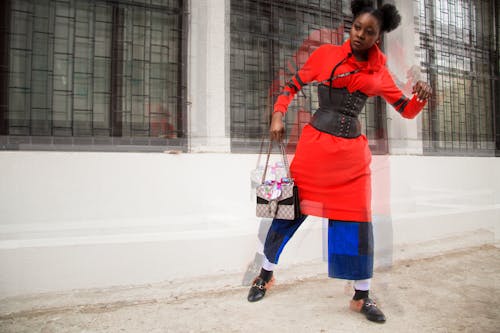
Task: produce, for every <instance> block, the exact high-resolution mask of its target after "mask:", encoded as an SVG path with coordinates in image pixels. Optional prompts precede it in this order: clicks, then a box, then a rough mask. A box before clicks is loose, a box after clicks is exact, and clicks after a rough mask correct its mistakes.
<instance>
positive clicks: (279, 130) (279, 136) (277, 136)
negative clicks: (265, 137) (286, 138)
mask: <svg viewBox="0 0 500 333" xmlns="http://www.w3.org/2000/svg"><path fill="white" fill-rule="evenodd" d="M283 133H285V125H284V124H283V113H281V112H274V113H273V116H272V118H271V126H270V127H269V135H270V138H271V140H272V141H278V142H281V140H283Z"/></svg>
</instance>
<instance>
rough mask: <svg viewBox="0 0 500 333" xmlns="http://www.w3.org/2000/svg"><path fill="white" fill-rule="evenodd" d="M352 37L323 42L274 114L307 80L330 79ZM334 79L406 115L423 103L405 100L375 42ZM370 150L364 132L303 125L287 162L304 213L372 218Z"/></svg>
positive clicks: (345, 218)
mask: <svg viewBox="0 0 500 333" xmlns="http://www.w3.org/2000/svg"><path fill="white" fill-rule="evenodd" d="M351 53H352V51H351V45H350V41H349V40H348V41H346V42H345V43H344V44H343V45H342V46H335V45H330V44H326V45H322V46H320V47H319V48H318V49H317V50H315V51H314V52H313V53H312V54H311V56H310V57H309V59H308V60H307V62H306V63H305V64H304V66H303V67H302V68H301V69H300V70H299V71H298V72H297V74H296V75H295V76H294V77H293V78H292V83H293V84H291V85H288V86H286V87H285V88H284V90H283V92H282V94H280V95H279V96H278V99H277V100H276V103H275V105H274V112H282V113H286V111H287V109H288V105H289V104H290V102H291V101H292V99H293V98H294V95H295V94H296V93H297V91H298V90H300V89H301V88H302V86H303V85H306V84H308V83H310V82H313V81H316V82H322V81H325V80H328V79H329V77H330V73H331V71H332V69H333V67H334V66H335V65H336V64H338V63H339V62H341V61H342V60H343V59H346V57H348V55H349V54H351ZM358 68H359V71H358V72H356V73H355V74H352V75H348V76H345V77H340V78H338V79H335V80H334V81H333V87H335V88H344V87H345V88H347V89H348V90H349V92H354V91H357V90H359V91H361V92H363V93H364V94H366V95H368V96H381V97H383V98H384V99H385V100H386V101H387V102H388V103H390V104H391V105H393V106H394V108H395V109H396V110H397V111H398V112H400V113H401V115H402V116H403V117H405V118H414V117H415V116H416V115H417V114H418V113H419V112H420V111H421V110H422V108H423V107H424V106H425V102H418V101H417V99H416V96H413V98H411V99H409V98H407V97H406V96H404V94H403V93H402V91H401V90H400V89H399V88H398V87H397V86H396V84H395V83H394V80H393V78H392V76H391V74H390V73H389V71H388V69H387V67H386V57H385V55H384V54H383V53H382V52H381V51H380V49H379V48H378V46H377V45H374V46H373V47H372V48H371V49H370V50H369V54H368V61H365V62H361V61H357V60H356V59H355V57H354V56H350V57H348V58H347V60H346V61H345V62H344V63H343V64H342V65H340V66H339V67H338V68H337V69H336V71H335V76H337V75H339V74H342V73H348V72H352V71H354V70H356V69H358ZM370 162H371V153H370V150H369V148H368V141H367V139H366V137H365V136H364V135H361V136H359V137H357V138H355V139H348V138H342V137H337V136H334V135H331V134H328V133H324V132H320V131H318V130H316V129H315V128H313V127H312V126H310V125H306V126H305V127H304V129H303V131H302V134H301V137H300V139H299V142H298V144H297V150H296V152H295V157H294V159H293V162H292V165H291V166H290V169H291V173H292V177H293V178H294V179H295V182H296V184H297V186H298V187H299V194H300V197H301V209H302V212H303V213H304V214H307V215H314V216H322V217H326V218H329V219H334V220H341V221H356V222H370V221H371V179H370V177H371V172H370Z"/></svg>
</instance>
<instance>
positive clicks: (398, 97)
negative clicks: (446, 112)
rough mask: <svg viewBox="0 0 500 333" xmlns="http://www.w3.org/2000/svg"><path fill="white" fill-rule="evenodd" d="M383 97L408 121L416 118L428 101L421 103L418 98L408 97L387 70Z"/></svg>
mask: <svg viewBox="0 0 500 333" xmlns="http://www.w3.org/2000/svg"><path fill="white" fill-rule="evenodd" d="M381 96H382V97H383V98H384V99H385V100H386V101H387V102H388V103H389V104H391V105H392V106H393V107H394V109H396V111H398V112H399V113H400V114H401V116H403V117H404V118H408V119H413V118H415V117H416V116H417V115H418V114H419V113H420V111H422V109H423V108H424V106H425V105H426V104H427V102H426V101H421V102H419V101H418V100H417V96H416V95H413V97H412V98H411V99H410V98H408V97H406V96H405V95H404V94H403V92H402V91H401V89H399V88H398V87H397V86H396V83H394V79H393V78H392V75H391V74H390V73H389V71H388V70H387V68H385V70H384V73H383V76H382V84H381Z"/></svg>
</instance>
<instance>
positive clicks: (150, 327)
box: [0, 246, 500, 333]
mask: <svg viewBox="0 0 500 333" xmlns="http://www.w3.org/2000/svg"><path fill="white" fill-rule="evenodd" d="M499 279H500V249H499V248H496V247H493V246H483V247H481V248H473V249H467V250H462V251H460V252H455V253H452V254H446V255H443V256H438V257H434V258H430V259H424V260H417V261H407V262H403V263H400V264H398V265H396V266H394V267H393V268H391V269H390V270H386V271H382V272H376V279H375V281H374V286H373V295H374V298H375V299H376V300H377V301H378V303H379V305H380V306H381V308H382V309H383V310H384V311H385V313H386V315H387V317H388V321H387V323H386V324H383V325H380V324H375V323H371V322H368V321H366V320H365V319H364V317H362V315H360V314H357V313H354V312H351V311H350V310H348V308H347V304H348V301H349V298H350V296H349V295H348V294H347V293H346V290H345V289H346V283H345V281H341V280H332V279H328V278H326V277H324V276H321V277H320V276H318V277H315V278H307V279H302V280H294V281H293V282H284V281H282V282H281V283H280V281H279V275H277V284H276V286H275V287H274V288H273V289H272V290H271V291H270V292H269V294H268V295H267V296H266V298H265V299H264V300H262V301H261V302H258V303H248V302H247V301H246V294H247V287H228V288H227V289H226V290H220V291H212V292H203V293H200V292H191V293H189V292H187V293H185V294H183V295H182V296H170V297H167V296H161V297H157V298H155V297H145V298H143V299H142V300H137V299H136V300H135V301H124V300H110V301H109V302H108V303H106V302H104V303H102V302H101V303H93V304H90V303H92V302H89V303H88V304H85V303H84V304H78V305H69V306H57V305H53V306H48V307H47V306H45V307H42V308H39V309H32V310H29V311H17V312H12V313H3V314H1V315H0V332H16V333H20V332H30V333H32V332H41V333H47V332H107V333H108V332H109V333H112V332H141V333H142V332H253V333H260V332H500V306H499V305H498V300H499V299H500V282H499ZM235 285H236V284H235ZM31 302H36V300H31ZM77 303H78V302H77ZM34 308H36V307H34Z"/></svg>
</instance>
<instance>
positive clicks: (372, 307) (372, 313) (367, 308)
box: [360, 298, 385, 323]
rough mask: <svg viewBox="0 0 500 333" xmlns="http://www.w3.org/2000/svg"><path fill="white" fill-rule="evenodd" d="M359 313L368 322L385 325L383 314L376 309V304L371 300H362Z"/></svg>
mask: <svg viewBox="0 0 500 333" xmlns="http://www.w3.org/2000/svg"><path fill="white" fill-rule="evenodd" d="M360 312H361V313H362V314H364V315H365V317H366V319H368V320H370V321H374V322H376V323H385V315H384V313H383V312H382V311H381V310H380V309H379V308H378V307H377V304H376V303H375V302H374V301H373V300H372V299H371V298H365V299H364V300H363V306H361V311H360Z"/></svg>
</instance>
